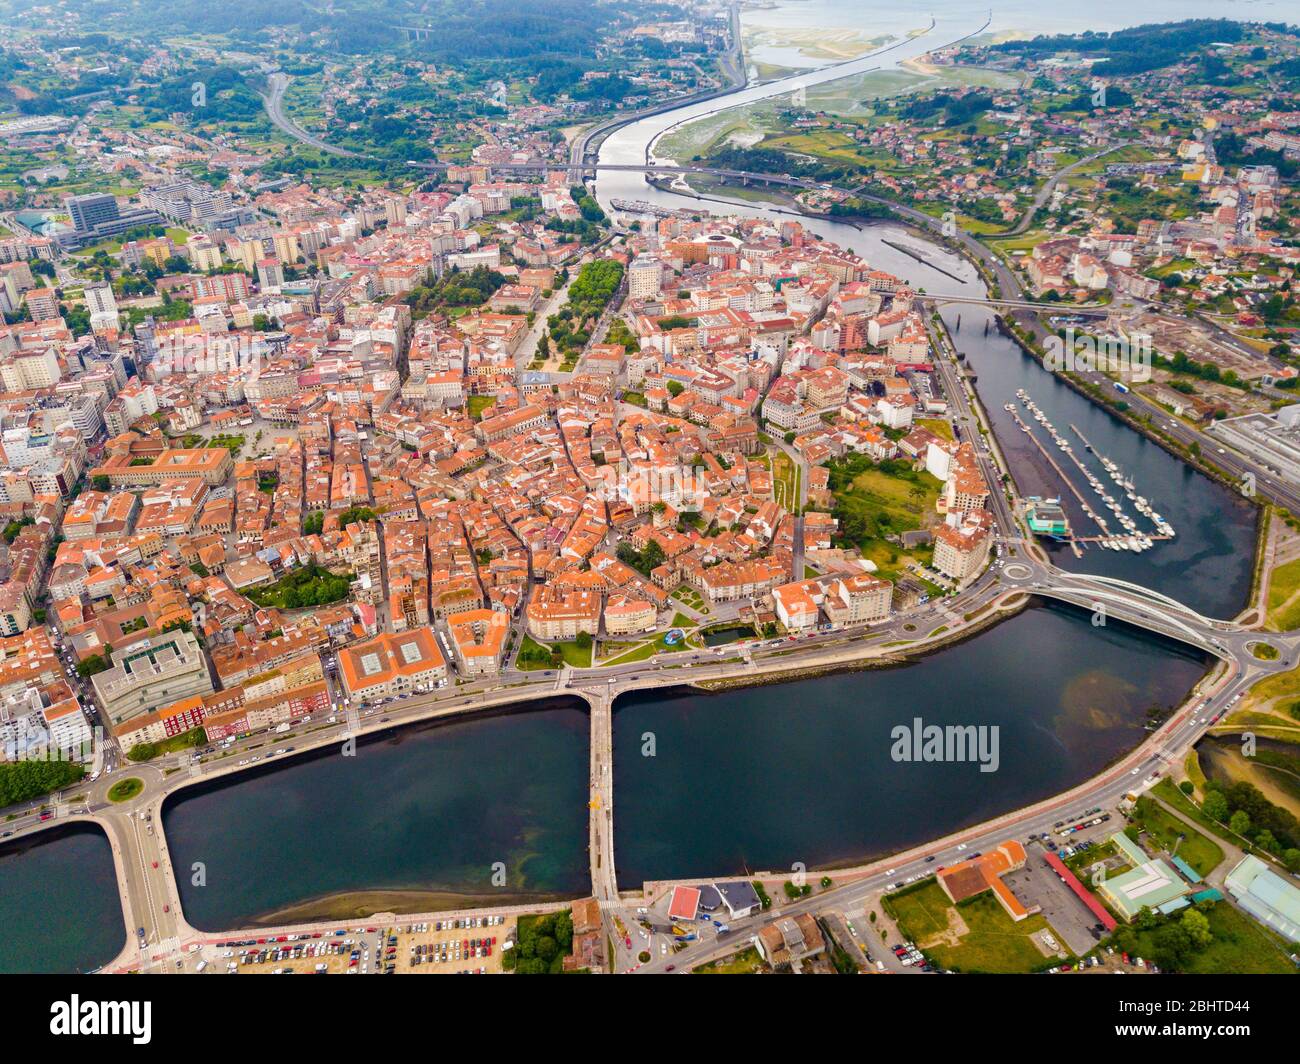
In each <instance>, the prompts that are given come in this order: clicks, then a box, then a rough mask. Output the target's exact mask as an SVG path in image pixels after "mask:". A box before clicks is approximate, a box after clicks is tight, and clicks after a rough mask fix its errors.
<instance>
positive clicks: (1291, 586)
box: [1268, 558, 1300, 632]
mask: <svg viewBox="0 0 1300 1064" xmlns="http://www.w3.org/2000/svg"><path fill="white" fill-rule="evenodd" d="M1268 626H1269V627H1270V628H1272V629H1274V630H1275V631H1281V632H1289V631H1291V630H1293V629H1295V628H1300V558H1296V559H1295V560H1294V561H1290V562H1287V563H1286V564H1285V565H1279V566H1278V567H1277V568H1276V569H1274V570H1273V572H1272V575H1271V576H1270V577H1269V581H1268Z"/></svg>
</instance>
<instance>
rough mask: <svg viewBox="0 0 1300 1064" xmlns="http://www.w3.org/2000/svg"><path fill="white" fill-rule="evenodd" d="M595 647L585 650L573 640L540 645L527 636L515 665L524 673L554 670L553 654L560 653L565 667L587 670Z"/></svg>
mask: <svg viewBox="0 0 1300 1064" xmlns="http://www.w3.org/2000/svg"><path fill="white" fill-rule="evenodd" d="M593 645H594V643H592V644H588V645H587V647H586V648H585V649H584V648H583V647H580V646H578V644H577V643H575V642H574V641H573V640H568V641H566V642H562V643H551V644H546V643H539V642H537V640H535V639H534V638H533V637H532V636H530V635H525V636H524V641H523V642H522V643H521V644H520V645H519V655H518V657H517V659H516V661H515V664H516V667H517V668H519V669H520V670H522V671H524V672H528V671H531V670H534V669H553V668H555V667H556V666H555V665H553V664H552V663H551V654H552V653H553V652H554V651H559V653H560V657H561V658H562V659H563V662H564V664H565V665H569V666H572V667H573V668H575V669H587V668H590V667H591V649H592V646H593Z"/></svg>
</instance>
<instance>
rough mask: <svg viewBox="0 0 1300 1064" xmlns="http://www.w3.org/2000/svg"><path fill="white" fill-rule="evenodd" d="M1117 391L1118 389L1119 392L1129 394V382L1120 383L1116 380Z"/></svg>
mask: <svg viewBox="0 0 1300 1064" xmlns="http://www.w3.org/2000/svg"><path fill="white" fill-rule="evenodd" d="M1115 391H1117V392H1124V393H1125V394H1127V392H1128V385H1127V384H1122V383H1120V382H1119V381H1116V382H1115Z"/></svg>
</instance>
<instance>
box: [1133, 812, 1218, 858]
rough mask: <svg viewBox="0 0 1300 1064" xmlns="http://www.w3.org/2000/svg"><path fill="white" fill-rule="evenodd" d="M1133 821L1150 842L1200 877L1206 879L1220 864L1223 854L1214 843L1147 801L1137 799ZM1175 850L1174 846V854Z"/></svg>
mask: <svg viewBox="0 0 1300 1064" xmlns="http://www.w3.org/2000/svg"><path fill="white" fill-rule="evenodd" d="M1133 820H1134V822H1135V823H1136V824H1138V825H1139V826H1140V827H1141V828H1142V829H1143V830H1145V831H1146V832H1147V834H1149V835H1150V836H1151V837H1152V839H1153V840H1155V841H1157V842H1158V843H1159V844H1160V845H1161V846H1163V847H1164V848H1165V849H1166V850H1169V851H1170V852H1171V853H1175V854H1176V855H1177V856H1179V857H1181V858H1182V859H1183V860H1184V861H1186V862H1187V863H1188V864H1189V865H1191V866H1192V867H1193V868H1194V869H1196V872H1197V874H1198V875H1200V876H1202V877H1205V876H1208V875H1209V874H1210V873H1211V872H1212V871H1214V869H1216V868H1217V867H1218V866H1219V865H1220V864H1222V863H1223V851H1222V850H1221V849H1220V848H1219V847H1218V845H1217V844H1216V843H1215V842H1214V841H1213V840H1211V839H1208V838H1206V837H1205V836H1204V835H1202V834H1201V833H1200V832H1199V831H1193V830H1192V829H1191V828H1190V827H1188V826H1187V825H1186V824H1185V823H1183V822H1182V821H1181V820H1179V819H1177V818H1176V817H1173V816H1170V815H1169V813H1168V812H1166V811H1165V809H1163V808H1162V807H1161V806H1160V805H1158V804H1156V803H1155V802H1154V801H1152V800H1151V799H1150V798H1147V797H1142V798H1139V799H1138V803H1137V807H1136V808H1135V809H1134V810H1133ZM1180 835H1181V836H1183V840H1182V841H1181V842H1179V841H1178V837H1179V836H1180ZM1175 846H1177V849H1176V850H1175V849H1174V847H1175Z"/></svg>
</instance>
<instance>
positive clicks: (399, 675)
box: [339, 627, 447, 704]
mask: <svg viewBox="0 0 1300 1064" xmlns="http://www.w3.org/2000/svg"><path fill="white" fill-rule="evenodd" d="M339 675H340V677H341V678H342V680H343V687H344V690H346V691H347V693H348V697H349V698H351V699H352V700H353V701H355V702H356V703H358V704H361V703H365V702H376V701H378V700H379V699H381V698H393V697H400V696H401V695H405V694H409V693H410V692H412V691H414V690H416V689H417V688H421V687H427V686H429V685H432V684H435V683H437V682H438V681H439V680H443V679H446V677H447V662H446V659H445V658H444V657H443V656H442V651H441V650H439V649H438V641H437V639H435V638H434V634H433V629H432V628H427V627H426V628H416V629H413V630H412V631H409V632H401V633H399V634H397V635H388V634H384V635H380V636H379V637H377V638H375V639H372V640H370V642H368V643H360V644H358V645H356V646H353V647H346V648H345V649H343V650H341V651H339Z"/></svg>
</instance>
